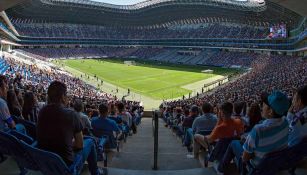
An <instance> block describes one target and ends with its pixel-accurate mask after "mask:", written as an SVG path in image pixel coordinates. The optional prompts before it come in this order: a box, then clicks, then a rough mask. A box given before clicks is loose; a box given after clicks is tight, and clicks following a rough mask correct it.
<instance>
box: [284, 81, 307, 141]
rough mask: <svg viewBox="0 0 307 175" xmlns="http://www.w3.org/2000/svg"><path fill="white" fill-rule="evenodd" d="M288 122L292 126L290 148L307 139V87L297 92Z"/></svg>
mask: <svg viewBox="0 0 307 175" xmlns="http://www.w3.org/2000/svg"><path fill="white" fill-rule="evenodd" d="M287 120H288V122H289V124H290V133H289V146H294V145H296V144H298V143H299V142H300V141H301V140H302V139H303V138H304V137H307V85H305V86H303V87H301V88H299V89H298V90H297V91H296V93H295V95H294V97H293V100H292V106H291V107H290V109H289V112H288V115H287Z"/></svg>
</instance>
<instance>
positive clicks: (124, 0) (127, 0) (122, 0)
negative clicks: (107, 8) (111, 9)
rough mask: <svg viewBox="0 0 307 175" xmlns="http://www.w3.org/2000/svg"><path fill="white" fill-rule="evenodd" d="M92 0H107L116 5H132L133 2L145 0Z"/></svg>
mask: <svg viewBox="0 0 307 175" xmlns="http://www.w3.org/2000/svg"><path fill="white" fill-rule="evenodd" d="M92 1H98V2H105V3H110V4H116V5H131V4H136V3H138V2H142V1H144V0H92Z"/></svg>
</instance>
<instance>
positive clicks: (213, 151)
mask: <svg viewBox="0 0 307 175" xmlns="http://www.w3.org/2000/svg"><path fill="white" fill-rule="evenodd" d="M238 139H239V138H237V137H231V138H224V139H220V140H219V141H217V142H216V143H214V144H211V145H210V146H209V148H208V155H207V156H206V157H205V158H204V161H205V162H204V164H205V166H208V162H209V161H210V162H214V161H215V160H217V161H219V162H220V161H221V160H222V159H223V157H224V154H225V152H226V150H227V148H228V146H229V144H230V143H231V142H232V141H233V140H238Z"/></svg>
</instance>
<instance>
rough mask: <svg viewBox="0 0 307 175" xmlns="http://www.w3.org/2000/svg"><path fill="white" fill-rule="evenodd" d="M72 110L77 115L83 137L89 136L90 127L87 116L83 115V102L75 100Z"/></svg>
mask: <svg viewBox="0 0 307 175" xmlns="http://www.w3.org/2000/svg"><path fill="white" fill-rule="evenodd" d="M74 109H75V111H76V112H77V113H78V114H79V119H80V122H81V124H82V128H83V130H82V133H83V134H84V135H90V130H91V129H92V126H91V122H90V119H89V118H88V116H87V115H85V114H84V113H83V110H84V105H83V102H82V101H81V100H76V101H75V103H74Z"/></svg>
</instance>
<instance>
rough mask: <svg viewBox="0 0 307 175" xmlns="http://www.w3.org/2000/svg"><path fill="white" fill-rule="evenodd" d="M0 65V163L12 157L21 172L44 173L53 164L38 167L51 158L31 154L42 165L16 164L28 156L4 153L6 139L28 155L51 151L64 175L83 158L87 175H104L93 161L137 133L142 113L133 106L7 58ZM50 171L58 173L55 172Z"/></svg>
mask: <svg viewBox="0 0 307 175" xmlns="http://www.w3.org/2000/svg"><path fill="white" fill-rule="evenodd" d="M0 62H1V63H0V64H1V65H0V69H1V70H2V69H3V72H2V75H0V111H1V112H0V113H1V114H0V117H1V120H0V144H1V147H0V161H1V162H3V161H5V160H6V158H7V157H6V155H9V156H13V157H14V158H16V161H17V164H18V165H19V169H20V171H21V173H26V172H27V170H28V169H29V170H36V171H37V170H38V171H41V172H42V173H43V174H50V170H51V169H52V168H54V167H53V166H58V165H55V164H56V163H55V164H53V163H54V160H53V161H51V160H48V161H50V162H53V163H50V164H48V165H49V168H50V169H49V168H46V166H47V164H42V162H44V161H46V159H48V158H49V159H52V157H53V156H50V155H49V156H47V157H46V159H42V158H41V159H40V158H38V157H37V156H38V155H36V156H34V157H35V160H37V161H42V162H40V163H38V162H35V163H33V162H32V165H33V164H37V165H36V166H35V167H33V166H28V164H25V163H24V161H22V160H23V159H28V158H29V157H27V156H23V155H22V156H23V157H19V156H21V155H15V154H13V152H14V150H11V151H9V152H7V150H10V149H14V148H10V146H9V145H8V144H9V142H7V141H5V140H6V139H7V138H11V140H12V139H13V140H14V139H15V142H16V144H17V146H23V147H25V148H27V149H29V152H27V153H29V155H30V156H32V155H31V153H32V151H34V152H36V153H38V152H40V154H39V157H43V156H44V155H45V154H47V153H48V152H49V153H48V154H54V153H55V154H56V155H57V156H59V157H60V158H61V159H62V160H63V161H62V162H64V163H63V164H62V165H63V167H64V169H65V167H66V168H67V169H68V170H67V171H70V173H73V172H74V173H77V174H79V173H80V172H81V170H82V167H83V163H84V162H85V161H86V160H87V162H88V168H89V172H90V173H91V174H93V175H94V174H95V175H98V174H106V172H105V170H103V169H101V168H98V166H97V161H106V160H107V159H106V156H107V152H108V151H112V150H113V149H117V150H118V151H119V145H120V144H123V142H124V141H125V140H126V139H127V138H128V136H131V135H132V134H133V133H136V132H137V125H139V124H140V122H141V117H142V114H143V108H142V107H141V106H140V105H139V102H134V101H119V100H117V99H116V97H114V96H112V95H110V94H106V93H104V92H101V91H99V90H96V89H95V87H92V86H90V85H88V84H86V83H84V82H82V81H81V80H79V79H77V78H73V77H71V76H70V75H68V74H65V73H61V72H58V71H57V70H47V69H46V70H45V69H40V68H38V67H37V66H36V65H27V64H24V63H23V62H20V61H17V60H15V59H13V58H1V59H0ZM16 138H17V140H16ZM20 140H22V141H23V142H21V141H20ZM73 140H74V141H73ZM17 142H18V143H17ZM42 150H44V151H42ZM15 151H17V150H15ZM46 151H47V152H46ZM32 160H34V158H33V159H32ZM57 163H59V162H57ZM105 166H107V163H105ZM53 171H58V172H52V173H60V171H61V168H59V167H57V168H56V170H55V169H53ZM60 174H61V173H60Z"/></svg>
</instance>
